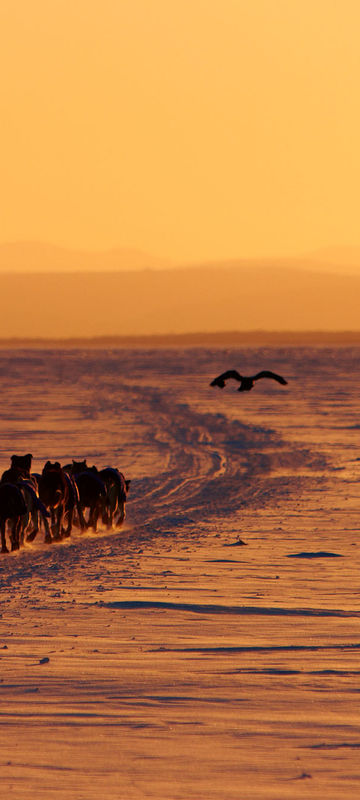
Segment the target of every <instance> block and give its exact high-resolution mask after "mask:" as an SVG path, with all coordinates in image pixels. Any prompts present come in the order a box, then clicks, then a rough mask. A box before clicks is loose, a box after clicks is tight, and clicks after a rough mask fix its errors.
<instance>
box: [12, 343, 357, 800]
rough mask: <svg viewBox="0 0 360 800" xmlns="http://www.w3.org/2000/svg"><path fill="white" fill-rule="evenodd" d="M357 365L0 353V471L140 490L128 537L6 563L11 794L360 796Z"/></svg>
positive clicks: (343, 352) (328, 357)
mask: <svg viewBox="0 0 360 800" xmlns="http://www.w3.org/2000/svg"><path fill="white" fill-rule="evenodd" d="M359 356H360V350H359V349H357V348H333V349H330V348H319V349H315V348H314V349H309V348H307V349H305V348H289V349H285V348H283V349H264V348H263V349H261V350H260V349H254V348H247V349H244V350H240V349H238V348H237V349H226V350H223V349H216V348H214V349H206V348H198V349H184V350H181V351H179V350H175V349H169V350H165V349H164V350H157V349H156V350H150V349H148V350H135V349H134V350H106V351H99V350H67V351H54V350H43V351H41V350H32V351H28V350H22V351H20V350H19V351H14V350H11V351H5V350H3V351H1V352H0V373H1V384H2V403H1V409H0V430H1V440H0V467H1V471H3V470H4V469H6V468H7V467H8V465H9V460H10V456H11V455H12V454H13V453H16V454H23V453H27V452H32V453H33V456H34V461H33V469H34V471H40V469H41V468H42V466H43V464H44V462H45V461H46V460H47V459H50V460H59V461H60V462H61V463H67V462H68V461H70V460H71V459H72V458H74V459H82V458H85V457H86V458H87V461H88V463H89V464H96V465H97V466H99V467H103V466H107V465H109V466H117V467H118V468H119V469H121V470H122V471H123V472H124V474H125V476H126V478H130V479H131V481H132V483H131V488H130V492H129V496H128V503H127V518H126V522H125V525H124V526H123V528H122V529H121V530H120V531H115V530H114V531H112V532H107V531H106V530H104V529H100V531H99V533H98V534H96V535H95V534H92V533H87V534H85V535H84V534H83V535H81V534H80V532H78V531H77V530H75V532H74V533H73V535H72V536H71V539H70V540H67V541H66V542H62V543H60V544H55V545H51V546H48V545H45V544H44V535H43V534H41V536H38V538H37V539H36V540H35V542H34V543H32V544H31V545H29V544H27V545H26V546H25V547H24V548H23V549H22V550H21V551H20V552H18V553H15V554H10V555H2V556H1V563H0V570H1V601H2V603H1V613H2V617H1V619H0V622H1V639H0V659H1V682H0V697H1V700H2V703H1V723H2V724H1V734H0V736H1V749H0V785H1V788H2V789H3V794H4V796H6V797H7V796H9V797H10V796H11V798H13V799H14V800H25V799H26V800H33V798H35V797H36V798H37V799H38V798H44V800H45V798H46V800H48V799H49V800H52V799H53V798H54V799H55V798H56V800H65V798H70V797H71V798H72V799H73V798H74V800H92V798H98V797H103V798H104V800H115V798H116V799H117V798H143V797H151V798H158V799H159V800H172V798H174V799H175V798H176V800H178V799H180V800H203V798H204V800H205V798H206V799H207V800H208V798H210V800H212V798H213V799H214V800H215V799H216V800H227V799H228V798H229V799H230V800H231V799H232V798H234V799H235V798H240V799H241V800H248V799H249V800H250V798H251V800H252V798H256V800H257V799H258V798H259V800H260V798H271V800H278V798H289V800H290V798H297V797H302V798H310V800H311V798H317V799H318V800H323V798H325V797H326V798H327V800H331V799H332V798H334V800H335V798H338V797H342V798H356V797H358V796H359V792H360V766H359V748H360V718H359V710H358V696H359V694H358V692H359V677H360V668H359V656H360V630H359V624H360V604H359V589H360V569H359V568H360V558H359V544H358V539H359V530H360V524H359V490H358V481H359V471H360V457H359V452H358V440H359V429H360V425H359V388H360V386H359V384H360V379H359V378H358V365H359ZM227 368H235V369H238V370H239V371H240V372H242V373H243V374H245V375H246V374H253V373H254V372H257V371H259V370H260V369H272V370H274V371H276V372H278V373H280V374H282V375H284V377H285V378H286V379H287V380H288V381H289V385H288V386H287V387H280V386H279V385H277V384H274V382H272V381H266V380H264V381H260V382H259V383H257V384H256V386H255V388H254V389H253V390H252V391H251V392H249V393H244V394H239V393H238V392H237V385H236V384H234V383H233V382H229V384H228V385H227V386H226V388H225V389H224V390H218V389H217V388H214V387H210V386H209V383H210V381H211V380H212V378H213V377H214V376H215V375H217V374H219V373H220V372H221V371H223V370H224V369H227ZM241 542H244V543H245V544H242V543H241Z"/></svg>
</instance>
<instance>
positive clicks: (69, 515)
mask: <svg viewBox="0 0 360 800" xmlns="http://www.w3.org/2000/svg"><path fill="white" fill-rule="evenodd" d="M73 516H74V506H72V507H71V508H67V509H66V511H65V513H64V521H65V520H66V522H67V525H66V528H62V529H61V532H62V535H63V536H65V537H66V538H67V537H68V536H70V534H71V531H72V524H73Z"/></svg>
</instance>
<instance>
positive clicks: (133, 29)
mask: <svg viewBox="0 0 360 800" xmlns="http://www.w3.org/2000/svg"><path fill="white" fill-rule="evenodd" d="M359 30H360V3H359V0H341V2H340V0H171V1H170V0H151V2H150V0H101V2H100V0H31V2H29V0H2V2H1V6H0V31H1V33H0V37H1V47H0V65H1V73H2V81H1V90H0V92H1V109H2V114H1V116H2V147H1V150H0V163H1V172H0V174H1V184H2V187H1V188H2V191H1V208H0V220H1V223H0V224H1V230H0V243H1V242H14V241H21V240H36V241H40V242H49V243H50V242H52V243H54V244H57V245H61V246H66V247H71V248H86V249H88V250H92V249H97V250H99V249H106V248H113V247H127V248H139V249H141V250H143V251H145V252H149V253H152V254H154V255H158V256H163V257H168V258H170V259H175V260H176V261H182V262H194V261H199V260H202V259H216V258H234V257H244V256H245V257H248V256H254V257H257V256H274V255H276V256H278V255H288V254H292V255H296V254H298V253H303V252H306V251H309V250H313V249H314V248H318V247H325V246H326V247H327V246H332V245H336V246H344V245H346V246H352V247H357V246H359V245H360V226H359V205H360V204H359V200H360V197H359V194H360V148H359V141H360V110H359V108H360V107H359V85H360V48H359Z"/></svg>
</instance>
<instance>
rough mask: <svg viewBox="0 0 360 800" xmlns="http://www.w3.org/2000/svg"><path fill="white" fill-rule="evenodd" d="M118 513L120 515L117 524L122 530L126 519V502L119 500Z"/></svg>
mask: <svg viewBox="0 0 360 800" xmlns="http://www.w3.org/2000/svg"><path fill="white" fill-rule="evenodd" d="M118 511H119V513H118V516H117V520H116V524H117V526H118V528H120V527H121V525H122V524H123V522H124V519H125V517H126V511H125V503H124V500H119V507H118Z"/></svg>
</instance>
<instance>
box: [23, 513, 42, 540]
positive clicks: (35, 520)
mask: <svg viewBox="0 0 360 800" xmlns="http://www.w3.org/2000/svg"><path fill="white" fill-rule="evenodd" d="M30 518H31V523H32V528H31V530H30V531H28V534H27V537H26V541H27V542H33V541H34V539H35V536H37V534H38V533H39V511H38V509H37V508H35V506H34V505H33V507H32V509H31V512H30ZM26 527H27V526H25V527H24V533H25V529H26Z"/></svg>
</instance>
